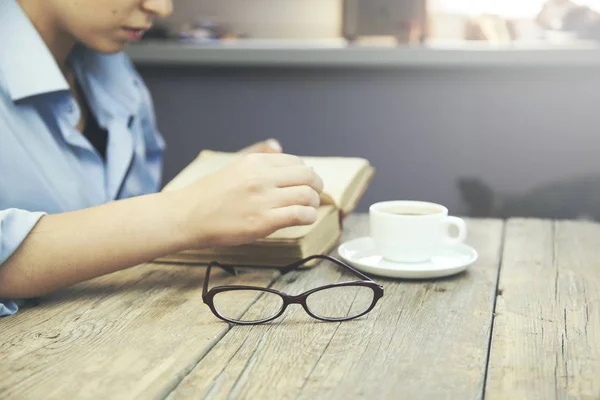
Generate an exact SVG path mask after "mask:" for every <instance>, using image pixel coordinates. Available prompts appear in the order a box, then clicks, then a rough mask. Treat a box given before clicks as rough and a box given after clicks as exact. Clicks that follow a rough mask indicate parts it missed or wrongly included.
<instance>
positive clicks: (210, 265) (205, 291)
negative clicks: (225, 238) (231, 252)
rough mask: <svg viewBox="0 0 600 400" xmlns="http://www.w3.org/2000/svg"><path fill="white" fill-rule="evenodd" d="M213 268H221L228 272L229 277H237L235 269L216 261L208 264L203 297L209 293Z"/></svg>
mask: <svg viewBox="0 0 600 400" xmlns="http://www.w3.org/2000/svg"><path fill="white" fill-rule="evenodd" d="M212 267H219V268H221V269H222V270H224V271H225V272H227V273H228V274H229V275H233V276H235V275H237V273H236V272H235V268H233V267H230V266H228V265H223V264H221V263H218V262H216V261H213V262H211V263H210V264H208V267H207V268H206V275H205V277H204V286H203V287H202V296H206V293H207V292H208V280H209V279H210V270H211V269H212Z"/></svg>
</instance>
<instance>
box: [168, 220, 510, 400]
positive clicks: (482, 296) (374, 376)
mask: <svg viewBox="0 0 600 400" xmlns="http://www.w3.org/2000/svg"><path fill="white" fill-rule="evenodd" d="M367 218H368V217H367V216H366V215H361V216H353V217H352V218H350V219H349V220H348V221H347V226H346V230H345V232H346V235H345V239H349V238H352V237H357V236H361V235H364V234H366V233H367V230H368V219H367ZM469 229H470V238H471V239H470V242H471V243H472V244H473V245H474V246H475V247H476V248H477V249H478V251H479V252H480V258H479V260H478V262H477V263H476V264H475V265H473V266H471V267H470V268H469V270H468V271H467V272H466V273H464V274H462V275H459V276H457V277H454V278H447V279H441V280H435V281H418V282H415V281H398V280H387V279H383V278H375V279H376V280H377V281H379V282H381V283H383V284H384V286H385V294H384V297H383V299H382V300H380V302H379V303H378V305H377V306H376V308H375V309H374V310H373V311H372V312H371V313H369V314H367V315H366V316H364V317H362V318H360V319H358V320H354V321H348V322H343V323H330V322H318V321H315V320H313V319H311V318H310V317H308V316H307V315H306V314H305V312H304V310H303V309H302V308H301V307H292V308H289V309H288V310H287V311H286V313H285V315H284V316H282V317H280V319H279V320H277V321H276V322H273V323H271V324H266V325H259V326H251V327H243V326H236V327H234V328H233V329H232V330H231V331H229V332H228V334H227V335H225V336H224V337H223V339H221V340H220V341H219V343H217V345H215V346H214V347H213V348H212V349H211V351H210V352H209V353H208V354H207V355H206V356H205V357H204V358H203V359H202V360H201V361H200V362H199V364H198V365H197V367H196V368H194V369H193V370H192V371H191V373H190V374H189V375H188V376H187V377H186V378H185V380H184V381H183V382H182V383H181V384H180V385H179V386H178V387H177V389H176V390H175V391H174V392H173V393H172V394H171V395H170V396H169V399H171V400H172V399H196V398H210V399H224V398H240V399H266V398H274V399H291V398H301V399H313V398H327V399H346V398H367V399H382V398H393V399H396V398H400V397H402V398H419V399H424V398H436V399H437V398H461V399H468V398H480V397H481V396H482V393H483V388H484V374H485V369H486V362H487V354H488V345H489V339H490V335H491V332H490V329H491V322H492V310H493V303H494V298H495V293H496V283H497V282H496V280H497V275H498V267H499V257H500V248H501V246H500V244H501V240H502V230H503V223H502V222H500V221H493V220H490V221H469ZM350 279H353V277H352V276H351V275H348V274H345V273H341V270H340V269H338V268H334V267H330V266H326V265H320V266H317V267H316V268H314V269H311V270H307V271H300V272H297V273H294V274H290V275H289V276H285V277H283V279H280V280H278V281H277V282H276V283H275V285H274V287H275V288H277V289H278V290H282V291H284V292H286V293H289V294H299V293H301V292H303V291H306V290H309V289H311V288H314V287H316V286H318V285H323V284H327V283H331V282H336V281H340V280H350ZM261 300H264V299H261ZM261 300H259V301H257V302H256V303H254V304H253V306H252V307H251V308H250V312H253V309H254V308H256V307H264V306H265V304H264V302H263V301H261ZM254 312H256V311H254Z"/></svg>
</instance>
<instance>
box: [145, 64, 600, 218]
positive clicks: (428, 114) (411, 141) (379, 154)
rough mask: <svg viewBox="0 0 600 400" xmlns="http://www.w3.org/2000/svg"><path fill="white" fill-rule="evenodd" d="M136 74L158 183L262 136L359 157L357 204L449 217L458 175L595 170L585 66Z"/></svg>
mask: <svg viewBox="0 0 600 400" xmlns="http://www.w3.org/2000/svg"><path fill="white" fill-rule="evenodd" d="M139 70H140V72H141V73H142V76H143V77H144V78H145V80H146V83H147V84H148V86H149V88H150V90H151V91H152V93H153V98H154V102H155V106H156V110H157V114H158V121H159V126H160V128H161V130H162V132H163V134H164V136H165V138H166V140H167V143H168V146H169V147H168V151H167V154H166V159H165V180H169V179H171V178H172V177H173V176H174V175H175V174H176V173H177V172H178V171H179V170H180V169H181V168H183V167H184V166H185V165H186V164H187V163H188V162H190V161H191V160H192V159H193V158H194V157H195V156H196V155H197V154H198V152H199V151H200V150H201V149H203V148H210V149H218V150H226V151H228V150H229V151H234V150H237V149H239V148H241V147H244V146H246V145H248V144H250V143H252V142H255V141H258V140H262V139H264V138H268V137H276V138H278V139H280V141H281V142H282V144H283V146H284V150H285V151H287V152H290V153H295V154H300V155H321V156H333V155H339V156H359V157H366V158H368V159H369V160H370V161H371V162H372V163H373V164H374V166H375V167H376V169H377V172H376V176H375V179H374V180H373V182H372V184H371V186H370V187H369V190H368V191H367V193H366V194H365V196H364V198H363V201H362V202H361V204H360V205H359V208H358V210H359V211H366V209H367V207H368V205H369V204H370V203H372V202H375V201H379V200H386V199H420V200H429V201H437V202H442V203H444V204H446V205H448V206H449V207H450V208H451V211H454V212H460V210H459V206H460V205H461V202H460V199H459V194H458V191H457V189H456V179H457V178H458V177H459V176H466V175H477V176H480V177H482V178H483V179H485V180H486V181H488V182H489V183H490V184H491V185H492V186H493V187H494V188H495V189H496V190H501V191H520V190H524V189H527V188H529V187H531V186H532V185H535V184H539V183H542V182H546V181H550V180H555V179H563V178H566V177H569V176H572V175H577V174H580V173H586V172H590V171H594V170H598V169H599V168H598V167H599V165H598V164H599V163H598V150H599V149H600V146H599V145H600V135H599V133H598V128H597V127H598V126H599V122H600V110H599V109H598V108H599V104H600V93H599V91H598V89H599V88H600V71H595V70H593V69H584V68H573V69H559V68H549V69H524V70H517V69H502V70H490V69H483V68H481V69H479V68H473V69H468V68H467V69H464V68H463V69H455V70H452V69H447V68H444V69H435V68H429V69H424V70H417V69H399V70H382V69H377V70H375V69H373V70H364V69H363V70H351V69H283V68H266V69H244V68H165V67H156V68H153V67H147V66H146V67H143V68H142V67H139ZM599 172H600V171H599Z"/></svg>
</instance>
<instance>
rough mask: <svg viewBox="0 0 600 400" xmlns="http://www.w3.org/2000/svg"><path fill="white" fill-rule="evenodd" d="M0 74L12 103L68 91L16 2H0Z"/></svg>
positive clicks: (54, 62) (44, 47)
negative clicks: (44, 94)
mask: <svg viewBox="0 0 600 400" xmlns="http://www.w3.org/2000/svg"><path fill="white" fill-rule="evenodd" d="M0 37H2V38H10V40H3V41H2V44H1V45H0V73H1V74H2V75H3V76H4V82H5V85H6V87H7V89H8V93H9V95H10V97H11V99H12V100H13V101H18V100H21V99H24V98H27V97H31V96H36V95H39V94H43V93H50V92H57V91H63V90H69V85H68V83H67V81H66V79H65V77H64V76H63V74H62V72H61V70H60V68H59V67H58V64H57V63H56V61H55V60H54V57H53V56H52V53H50V50H49V49H48V47H47V46H46V44H45V43H44V41H43V39H42V38H41V36H40V35H39V33H38V31H37V30H36V29H35V27H34V26H33V24H32V23H31V21H30V20H29V18H28V17H27V15H26V14H25V12H24V11H23V9H22V8H21V6H20V5H19V4H18V3H17V2H16V0H2V1H0Z"/></svg>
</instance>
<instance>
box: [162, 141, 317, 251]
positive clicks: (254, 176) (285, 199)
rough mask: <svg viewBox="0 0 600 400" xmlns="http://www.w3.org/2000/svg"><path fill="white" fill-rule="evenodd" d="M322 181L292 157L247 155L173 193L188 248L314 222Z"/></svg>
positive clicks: (222, 243)
mask: <svg viewBox="0 0 600 400" xmlns="http://www.w3.org/2000/svg"><path fill="white" fill-rule="evenodd" d="M322 190H323V181H322V180H321V178H320V177H319V176H318V175H317V174H316V173H315V172H314V171H313V169H312V168H311V167H309V166H307V165H305V164H304V162H303V161H302V160H301V159H300V158H299V157H296V156H292V155H288V154H266V153H262V154H261V153H251V154H241V155H240V157H239V158H238V159H237V160H236V161H234V162H233V163H231V164H230V165H228V166H226V167H224V168H223V169H221V170H219V171H218V172H216V173H214V174H212V175H210V176H207V177H205V178H202V179H200V180H198V181H197V182H196V183H195V184H193V185H191V186H188V187H186V188H184V189H181V190H179V191H177V192H172V193H173V195H174V196H176V197H177V199H178V200H177V203H176V204H178V207H179V210H180V213H179V217H180V218H181V219H180V223H179V226H180V227H181V228H182V229H183V236H184V237H187V238H189V239H190V242H189V246H190V247H215V246H233V245H239V244H243V243H249V242H252V241H254V240H256V239H259V238H263V237H266V236H268V235H270V234H271V233H273V232H275V231H277V230H279V229H282V228H286V227H290V226H295V225H310V224H312V223H314V222H315V221H316V218H317V207H318V206H319V193H321V191H322Z"/></svg>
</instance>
